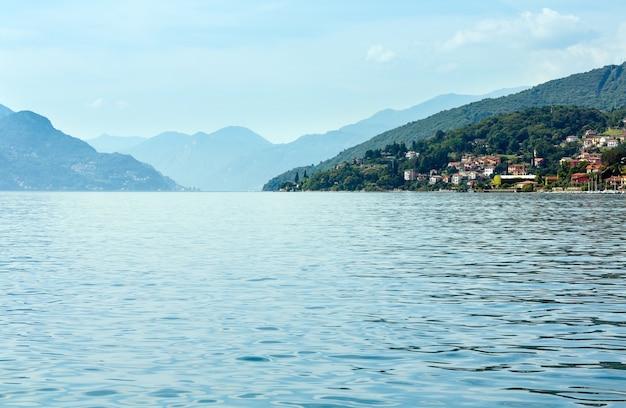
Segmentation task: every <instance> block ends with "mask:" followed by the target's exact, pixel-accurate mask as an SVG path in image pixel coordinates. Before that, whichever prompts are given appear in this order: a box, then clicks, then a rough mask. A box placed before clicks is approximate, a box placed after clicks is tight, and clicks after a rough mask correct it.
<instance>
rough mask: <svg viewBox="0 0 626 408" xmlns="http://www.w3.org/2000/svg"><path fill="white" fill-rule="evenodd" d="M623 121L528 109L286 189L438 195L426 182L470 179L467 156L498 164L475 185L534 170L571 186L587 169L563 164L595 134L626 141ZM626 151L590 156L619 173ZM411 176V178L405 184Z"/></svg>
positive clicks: (400, 146) (582, 111)
mask: <svg viewBox="0 0 626 408" xmlns="http://www.w3.org/2000/svg"><path fill="white" fill-rule="evenodd" d="M625 119H626V109H620V110H614V111H611V112H609V113H605V112H603V111H600V110H598V109H591V108H579V107H571V106H551V107H540V108H529V109H526V110H522V111H518V112H513V113H508V114H501V115H497V116H494V117H491V118H487V119H485V120H482V121H480V122H478V123H476V124H472V125H468V126H465V127H463V128H459V129H455V130H451V131H449V132H443V131H438V132H436V134H435V135H434V136H432V137H430V138H428V139H420V140H415V141H413V142H412V143H411V144H410V145H406V144H404V143H397V142H394V143H392V144H389V145H387V146H385V147H384V149H382V150H381V149H374V150H368V151H366V152H365V155H364V158H363V159H362V160H353V161H351V162H349V163H342V164H341V165H337V166H335V168H333V169H331V170H327V171H321V172H318V173H315V174H314V175H312V176H311V177H309V175H308V174H307V175H305V174H304V173H303V174H302V177H300V175H298V176H297V177H295V178H294V181H296V180H298V183H290V182H287V183H284V184H283V186H282V187H283V188H285V187H286V188H290V189H300V190H348V191H355V190H366V191H380V190H392V189H403V190H423V189H436V188H440V187H438V186H436V185H435V184H437V183H438V181H435V182H431V181H430V180H429V179H428V177H427V175H428V176H432V175H433V174H437V175H446V176H449V177H453V176H454V175H455V174H458V175H459V176H463V177H466V175H467V174H468V173H467V172H463V171H462V167H463V162H464V161H465V162H466V163H467V160H468V159H467V158H469V157H471V158H472V159H471V160H473V161H476V162H477V161H478V160H480V158H484V160H485V161H491V162H492V164H493V168H492V169H491V170H492V171H493V173H491V175H490V176H491V177H489V176H486V175H484V174H477V173H476V172H474V176H475V177H476V178H475V179H474V180H477V181H476V184H478V185H479V186H481V187H484V186H487V185H489V184H490V181H491V180H492V179H493V176H495V175H497V174H506V173H507V169H510V166H511V165H518V166H519V167H520V168H522V167H523V168H524V169H526V168H528V169H530V170H532V174H533V175H536V176H538V177H539V178H542V177H546V176H549V175H557V174H558V176H559V181H560V182H561V184H566V183H568V182H570V181H571V176H572V174H573V173H574V172H577V171H582V172H585V169H586V166H587V165H588V164H589V163H588V162H585V161H584V160H581V161H580V165H574V166H570V165H569V164H568V165H566V166H565V165H563V164H562V163H561V159H562V158H564V157H569V156H572V157H574V156H575V155H578V154H579V153H581V151H582V150H581V148H582V147H583V140H584V138H585V135H589V134H593V135H596V136H595V137H596V139H598V140H599V139H601V137H600V136H599V135H602V134H605V135H606V136H605V138H604V140H605V143H606V141H607V140H608V141H613V142H618V141H623V139H624V138H626V130H625V129H624V120H625ZM568 136H569V137H570V138H569V139H570V141H568ZM573 136H576V137H573ZM623 146H624V145H621V146H618V147H617V148H615V149H610V148H601V147H596V146H589V147H588V148H586V149H584V151H585V153H587V154H592V153H593V154H596V155H600V154H601V153H602V152H604V153H605V154H604V155H603V156H602V159H603V164H604V165H605V168H609V167H611V166H612V165H615V164H617V165H618V166H619V164H620V161H621V159H622V158H623V157H624V155H626V153H624V154H621V153H619V152H623V151H624V149H623V148H622V147H623ZM608 152H612V153H614V154H607V153H608ZM615 152H618V153H617V154H615ZM464 158H465V160H464ZM451 163H454V164H453V165H451ZM470 166H473V165H470ZM465 167H467V164H465ZM474 170H476V169H474ZM481 170H484V168H482V169H481ZM620 170H621V168H619V167H617V168H615V167H614V168H613V170H611V171H610V172H604V173H605V176H606V177H609V176H613V175H618V174H619V173H620ZM405 172H409V173H405ZM459 173H462V174H459ZM463 173H464V174H463ZM405 174H410V175H412V176H411V177H409V178H408V179H407V177H406V176H405ZM415 175H418V176H417V177H416V176H415ZM419 175H421V176H422V178H421V179H420V178H419ZM435 180H436V179H435ZM465 181H467V180H465ZM479 183H480V184H479ZM296 184H297V186H296ZM461 184H462V185H463V187H464V188H466V187H465V186H466V185H467V183H459V184H457V185H461Z"/></svg>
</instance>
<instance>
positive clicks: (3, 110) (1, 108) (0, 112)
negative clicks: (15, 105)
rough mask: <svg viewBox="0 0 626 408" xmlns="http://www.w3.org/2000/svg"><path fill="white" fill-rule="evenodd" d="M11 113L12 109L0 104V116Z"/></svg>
mask: <svg viewBox="0 0 626 408" xmlns="http://www.w3.org/2000/svg"><path fill="white" fill-rule="evenodd" d="M12 113H13V111H12V110H11V109H9V108H7V107H6V106H4V105H1V104H0V118H3V117H5V116H9V115H10V114H12Z"/></svg>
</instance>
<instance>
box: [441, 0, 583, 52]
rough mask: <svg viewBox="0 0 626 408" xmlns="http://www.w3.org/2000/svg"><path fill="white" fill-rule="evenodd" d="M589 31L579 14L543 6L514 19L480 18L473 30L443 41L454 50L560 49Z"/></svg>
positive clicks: (447, 48)
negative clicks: (480, 47) (476, 47)
mask: <svg viewBox="0 0 626 408" xmlns="http://www.w3.org/2000/svg"><path fill="white" fill-rule="evenodd" d="M588 33H589V30H588V29H587V28H586V27H585V26H584V25H583V24H581V23H580V19H579V18H578V17H577V16H574V15H570V14H559V13H558V12H556V11H554V10H551V9H549V8H544V9H543V10H541V12H540V13H531V12H525V13H522V14H521V15H520V16H518V17H517V18H514V19H499V20H483V21H480V22H478V23H477V24H476V25H475V26H474V27H473V28H471V29H467V30H461V31H458V32H457V33H456V34H455V35H454V36H453V37H452V38H451V39H449V40H448V41H446V42H444V43H443V49H444V50H446V51H452V50H454V49H457V48H459V47H464V46H468V45H502V46H507V47H510V48H511V47H512V48H525V47H536V48H545V49H549V48H559V47H565V46H569V45H572V44H575V43H577V42H578V41H580V40H581V39H583V38H584V37H586V36H587V34H588Z"/></svg>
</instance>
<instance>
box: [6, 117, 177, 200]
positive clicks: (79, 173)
mask: <svg viewBox="0 0 626 408" xmlns="http://www.w3.org/2000/svg"><path fill="white" fill-rule="evenodd" d="M181 189H182V187H180V186H179V185H177V184H176V183H175V182H174V181H173V180H171V179H170V178H168V177H165V176H163V175H162V174H160V173H159V172H157V171H156V170H155V169H154V168H153V167H151V166H149V165H147V164H145V163H140V162H139V161H137V160H136V159H134V158H133V157H131V156H129V155H123V154H119V153H115V154H105V153H98V152H97V151H96V150H95V149H94V148H93V147H91V146H90V145H89V144H87V143H86V142H84V141H82V140H80V139H76V138H74V137H71V136H68V135H66V134H64V133H62V132H61V131H59V130H57V129H55V128H54V127H53V126H52V124H51V123H50V121H49V120H48V119H46V118H45V117H43V116H41V115H38V114H36V113H34V112H30V111H22V112H17V113H14V112H13V111H11V110H10V109H9V108H7V107H5V106H2V105H0V190H50V191H58V190H63V191H175V190H181Z"/></svg>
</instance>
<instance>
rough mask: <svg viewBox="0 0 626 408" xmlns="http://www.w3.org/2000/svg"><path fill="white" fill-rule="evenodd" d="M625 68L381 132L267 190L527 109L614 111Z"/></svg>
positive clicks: (625, 101) (624, 87)
mask: <svg viewBox="0 0 626 408" xmlns="http://www.w3.org/2000/svg"><path fill="white" fill-rule="evenodd" d="M625 68H626V63H624V64H622V65H609V66H606V67H603V68H599V69H595V70H592V71H589V72H586V73H581V74H575V75H571V76H569V77H566V78H562V79H557V80H553V81H549V82H546V83H544V84H541V85H537V86H535V87H533V88H530V89H528V90H525V91H522V92H519V93H516V94H513V95H509V96H503V97H500V98H493V99H483V100H481V101H478V102H473V103H470V104H467V105H463V106H461V107H458V108H453V109H449V110H447V111H443V112H440V113H437V114H435V115H432V116H429V117H428V118H425V119H422V120H419V121H416V122H412V123H408V124H406V125H404V126H401V127H398V128H395V129H392V130H389V131H387V132H384V133H381V134H380V135H378V136H375V137H374V138H372V139H370V140H368V141H366V142H364V143H361V144H359V145H357V146H354V147H352V148H350V149H346V150H344V151H343V152H341V153H340V154H339V155H337V156H335V157H334V158H332V159H330V160H327V161H325V162H323V163H321V164H319V165H317V166H310V167H302V168H299V169H292V170H290V171H288V172H286V173H283V174H281V175H279V176H277V177H275V178H273V179H272V180H270V181H269V182H268V183H267V184H266V185H265V187H264V189H265V190H275V189H277V188H278V187H279V186H280V185H281V184H282V183H283V182H285V181H290V180H293V177H294V176H295V173H296V172H300V173H302V172H303V171H304V170H305V169H306V171H307V172H308V174H309V175H311V174H314V173H316V172H318V171H321V170H326V169H329V168H331V167H332V166H333V165H334V164H337V163H340V162H342V161H350V160H351V159H353V158H356V157H363V156H364V155H365V152H366V151H368V150H375V149H382V148H384V147H385V146H387V145H389V144H393V143H399V142H404V143H406V144H407V145H410V144H411V143H412V142H413V141H415V140H420V139H424V138H428V137H430V136H432V135H434V134H435V133H436V132H437V131H438V130H440V131H448V130H451V129H456V128H460V127H462V126H465V125H468V124H471V123H476V122H478V121H480V120H483V119H486V118H488V117H491V116H494V115H497V114H501V113H508V112H515V111H519V110H522V109H525V108H530V107H537V106H548V105H573V106H580V107H588V108H596V109H600V110H611V109H615V108H619V107H622V106H626V74H625V73H624V69H625Z"/></svg>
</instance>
